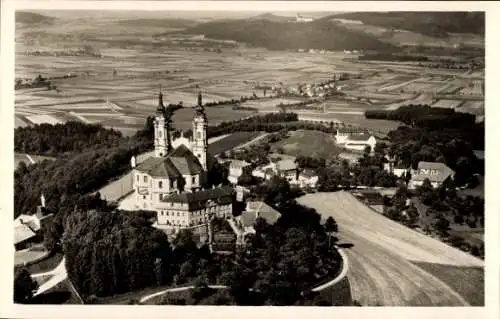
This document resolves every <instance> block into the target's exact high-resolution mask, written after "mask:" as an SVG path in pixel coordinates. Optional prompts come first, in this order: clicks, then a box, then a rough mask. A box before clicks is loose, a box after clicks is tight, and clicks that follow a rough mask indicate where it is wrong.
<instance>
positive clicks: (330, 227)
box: [325, 216, 339, 233]
mask: <svg viewBox="0 0 500 319" xmlns="http://www.w3.org/2000/svg"><path fill="white" fill-rule="evenodd" d="M325 231H327V232H329V233H332V232H333V233H336V232H338V231H339V228H338V224H337V222H336V221H335V219H333V217H332V216H329V217H328V218H327V219H326V222H325Z"/></svg>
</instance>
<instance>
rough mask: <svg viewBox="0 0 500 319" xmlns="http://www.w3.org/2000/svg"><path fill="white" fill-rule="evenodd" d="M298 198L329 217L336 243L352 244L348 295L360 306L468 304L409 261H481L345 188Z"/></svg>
mask: <svg viewBox="0 0 500 319" xmlns="http://www.w3.org/2000/svg"><path fill="white" fill-rule="evenodd" d="M298 201H299V202H300V203H301V204H303V205H306V206H309V207H313V208H315V209H316V210H317V211H318V212H319V213H320V214H321V215H322V217H323V218H324V219H325V218H327V217H328V216H332V217H334V218H335V220H336V221H337V222H338V224H339V229H340V231H339V238H340V240H341V242H343V243H351V244H353V245H354V246H353V247H352V248H350V249H346V250H345V252H346V255H347V257H348V262H349V272H348V274H347V277H348V278H349V282H350V284H351V294H352V298H353V300H357V301H358V302H360V303H361V304H362V305H365V306H376V305H382V306H468V305H469V303H468V302H467V301H466V300H465V299H464V298H463V297H462V296H461V295H460V294H458V293H457V292H456V291H454V290H453V289H452V288H450V287H449V286H448V285H446V284H445V283H444V282H443V281H441V280H440V279H439V278H437V277H436V276H433V275H431V274H430V273H428V272H426V271H424V270H423V269H422V268H419V267H418V266H417V265H416V264H414V262H415V263H416V262H425V263H434V264H440V265H450V266H461V267H476V268H477V267H484V262H483V261H482V260H480V259H478V258H475V257H473V256H471V255H469V254H467V253H464V252H462V251H460V250H458V249H455V248H453V247H451V246H448V245H446V244H444V243H442V242H440V241H438V240H436V239H433V238H431V237H428V236H426V235H424V234H421V233H418V232H416V231H414V230H412V229H410V228H407V227H404V226H403V225H400V224H398V223H396V222H394V221H392V220H389V219H387V218H385V217H384V216H381V215H379V214H377V213H375V212H374V211H372V210H371V209H370V208H368V207H367V206H365V205H364V204H362V203H360V202H359V201H358V200H357V199H356V198H355V197H354V196H352V195H351V194H349V193H347V192H336V193H315V194H307V195H305V196H303V197H301V198H299V199H298ZM457 280H468V278H457ZM477 293H478V294H482V293H483V292H482V291H477Z"/></svg>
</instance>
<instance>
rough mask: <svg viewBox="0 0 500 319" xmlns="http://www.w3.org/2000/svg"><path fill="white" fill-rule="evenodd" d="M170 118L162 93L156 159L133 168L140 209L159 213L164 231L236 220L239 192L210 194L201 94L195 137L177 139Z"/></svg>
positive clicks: (226, 190) (223, 190)
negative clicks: (234, 207)
mask: <svg viewBox="0 0 500 319" xmlns="http://www.w3.org/2000/svg"><path fill="white" fill-rule="evenodd" d="M170 121H171V119H170V117H169V115H168V114H167V112H166V109H165V106H164V105H163V95H162V93H161V92H160V94H159V102H158V107H157V111H156V114H155V120H154V145H155V153H154V156H153V157H150V158H148V159H146V160H145V161H144V162H142V163H141V164H140V165H137V166H136V165H135V158H134V157H133V158H132V167H133V173H132V176H133V190H134V194H133V196H134V198H135V208H136V209H147V210H153V211H156V213H157V224H156V226H158V227H166V228H169V227H174V228H181V227H190V226H195V225H201V224H205V223H206V222H207V220H208V219H210V218H211V217H213V216H218V217H223V218H226V217H229V216H232V204H233V197H234V196H233V195H234V190H233V189H232V188H231V187H219V188H211V189H206V185H207V180H206V176H207V171H208V167H207V146H208V143H207V125H208V124H207V117H206V114H205V110H204V107H203V104H202V96H201V93H199V94H198V105H197V106H196V107H195V114H194V119H193V129H192V131H193V134H192V137H190V138H186V137H184V136H183V134H181V136H180V137H178V138H176V139H173V138H172V132H171V127H170Z"/></svg>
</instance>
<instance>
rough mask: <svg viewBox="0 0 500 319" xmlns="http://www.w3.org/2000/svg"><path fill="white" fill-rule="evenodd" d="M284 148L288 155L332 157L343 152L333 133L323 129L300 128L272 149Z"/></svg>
mask: <svg viewBox="0 0 500 319" xmlns="http://www.w3.org/2000/svg"><path fill="white" fill-rule="evenodd" d="M278 148H281V149H283V152H284V153H285V154H287V155H293V156H299V155H302V156H312V157H321V158H325V159H326V158H331V157H333V156H336V155H338V154H340V153H341V152H342V149H341V148H339V147H338V146H337V145H336V144H335V138H334V136H333V135H331V134H328V133H323V132H321V131H306V130H299V131H293V132H290V133H289V136H288V137H287V138H285V139H283V140H281V141H279V142H277V143H275V144H273V145H272V150H273V151H276V150H277V149H278Z"/></svg>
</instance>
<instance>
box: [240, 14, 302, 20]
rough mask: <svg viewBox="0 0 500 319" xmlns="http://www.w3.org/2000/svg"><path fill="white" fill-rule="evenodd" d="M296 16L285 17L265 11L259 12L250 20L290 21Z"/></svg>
mask: <svg viewBox="0 0 500 319" xmlns="http://www.w3.org/2000/svg"><path fill="white" fill-rule="evenodd" d="M293 19H294V18H292V17H284V16H279V15H275V14H272V13H263V14H259V15H257V16H254V17H251V18H249V19H248V20H267V21H272V22H289V21H290V20H293Z"/></svg>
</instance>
